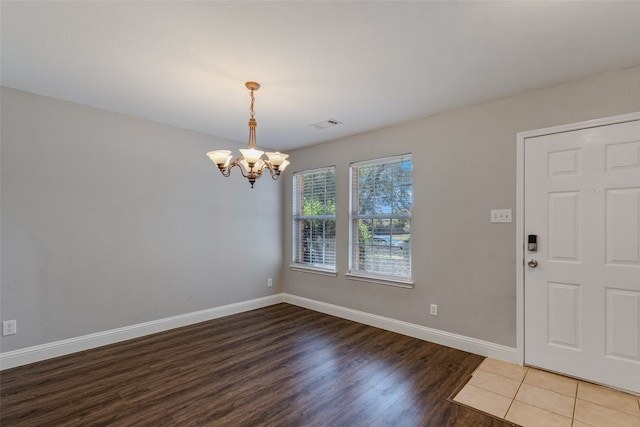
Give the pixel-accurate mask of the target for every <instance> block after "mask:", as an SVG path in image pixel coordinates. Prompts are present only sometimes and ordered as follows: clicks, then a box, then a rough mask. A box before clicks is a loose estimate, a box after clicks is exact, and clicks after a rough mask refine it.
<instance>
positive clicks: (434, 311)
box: [430, 304, 438, 316]
mask: <svg viewBox="0 0 640 427" xmlns="http://www.w3.org/2000/svg"><path fill="white" fill-rule="evenodd" d="M430 314H431V315H432V316H437V315H438V304H431V312H430Z"/></svg>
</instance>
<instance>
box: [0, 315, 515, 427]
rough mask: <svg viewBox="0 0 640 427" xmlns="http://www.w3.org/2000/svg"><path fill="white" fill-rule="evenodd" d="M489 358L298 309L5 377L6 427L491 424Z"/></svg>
mask: <svg viewBox="0 0 640 427" xmlns="http://www.w3.org/2000/svg"><path fill="white" fill-rule="evenodd" d="M482 359H483V358H482V357H480V356H476V355H473V354H470V353H465V352H462V351H458V350H454V349H451V348H448V347H443V346H440V345H437V344H433V343H429V342H425V341H421V340H418V339H414V338H410V337H407V336H404V335H399V334H395V333H392V332H388V331H384V330H381V329H377V328H373V327H370V326H366V325H362V324H359V323H355V322H350V321H348V320H344V319H340V318H337V317H332V316H328V315H325V314H322V313H318V312H315V311H311V310H307V309H303V308H300V307H296V306H293V305H288V304H278V305H274V306H271V307H267V308H263V309H259V310H254V311H250V312H246V313H241V314H237V315H233V316H228V317H224V318H220V319H216V320H212V321H209V322H204V323H200V324H197V325H192V326H187V327H184V328H179V329H174V330H171V331H167V332H163V333H159V334H155V335H150V336H146V337H142V338H138V339H134V340H130V341H126V342H122V343H117V344H113V345H109V346H105V347H101V348H96V349H92V350H89V351H84V352H80V353H76V354H72V355H68V356H64V357H59V358H56V359H51V360H47V361H43V362H38V363H34V364H31V365H26V366H21V367H18V368H13V369H9V370H5V371H3V372H1V373H0V392H1V400H0V414H1V415H0V421H1V425H2V426H7V427H8V426H349V427H351V426H375V427H379V426H474V427H475V426H491V427H504V426H511V425H512V424H510V423H507V422H503V421H499V420H496V419H494V418H491V417H489V416H487V415H484V414H481V413H479V412H477V411H474V410H472V409H469V408H466V407H463V406H460V405H458V404H456V403H453V402H450V401H449V400H448V399H449V398H450V397H451V396H452V394H454V393H455V392H456V391H457V390H458V389H459V388H460V387H462V385H463V384H464V383H465V382H466V381H467V379H468V377H469V375H470V374H471V372H473V370H474V369H475V368H476V367H477V366H478V365H479V364H480V362H481V361H482Z"/></svg>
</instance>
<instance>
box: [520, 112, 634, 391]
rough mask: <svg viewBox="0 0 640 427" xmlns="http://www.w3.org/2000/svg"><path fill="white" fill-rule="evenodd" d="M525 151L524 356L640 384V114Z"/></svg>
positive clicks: (530, 142)
mask: <svg viewBox="0 0 640 427" xmlns="http://www.w3.org/2000/svg"><path fill="white" fill-rule="evenodd" d="M524 153H525V154H524V155H525V170H524V179H525V183H524V188H525V194H524V203H525V208H524V233H525V236H524V244H525V249H524V254H525V265H524V301H525V302H524V311H525V316H524V321H525V325H524V328H525V350H524V356H525V363H526V364H528V365H532V366H538V367H541V368H544V369H548V370H551V371H556V372H560V373H564V374H567V375H571V376H575V377H578V378H583V379H586V380H590V381H594V382H597V383H601V384H607V385H610V386H613V387H616V388H621V389H625V390H629V391H632V392H636V393H640V120H635V121H630V122H626V123H617V124H611V125H607V126H599V127H594V128H590V129H582V130H576V131H571V132H562V133H556V134H551V135H545V136H538V137H533V138H527V139H525V141H524ZM528 235H536V236H537V243H538V248H537V249H538V250H537V252H533V251H529V250H528V248H527V246H528ZM530 260H531V265H528V264H529V261H530ZM536 262H537V266H535V263H536Z"/></svg>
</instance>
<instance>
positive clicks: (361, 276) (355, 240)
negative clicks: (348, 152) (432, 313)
mask: <svg viewBox="0 0 640 427" xmlns="http://www.w3.org/2000/svg"><path fill="white" fill-rule="evenodd" d="M406 160H409V161H411V175H410V176H411V193H412V196H411V206H410V208H409V212H408V213H402V214H398V213H388V214H379V213H376V214H360V213H359V212H357V209H358V206H359V201H360V193H359V190H360V188H359V187H357V188H356V177H355V176H354V174H355V173H357V171H359V170H360V168H361V167H366V166H371V165H382V164H393V163H401V162H403V161H406ZM412 212H413V159H412V154H411V153H405V154H400V155H395V156H389V157H382V158H377V159H371V160H365V161H359V162H352V163H350V165H349V270H348V273H346V276H347V278H348V279H351V280H359V281H366V282H373V283H378V284H383V285H391V286H398V287H404V288H413V286H414V281H413V256H412V250H411V242H412V240H413V232H412V227H411V217H412ZM362 219H370V220H380V219H383V220H389V221H392V220H394V219H404V220H408V221H409V242H410V243H409V250H408V255H409V263H408V264H409V274H408V275H393V274H384V273H379V272H375V271H367V270H360V269H358V270H356V264H357V262H358V261H357V260H356V259H355V258H356V256H357V254H359V253H360V251H361V250H362V247H363V246H361V245H359V241H360V239H359V237H358V236H356V233H357V230H359V221H360V220H362ZM391 236H392V234H390V238H391Z"/></svg>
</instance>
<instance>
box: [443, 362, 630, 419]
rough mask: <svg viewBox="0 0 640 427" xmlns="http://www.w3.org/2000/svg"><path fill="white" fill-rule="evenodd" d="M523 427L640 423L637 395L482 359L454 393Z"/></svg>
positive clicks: (483, 410)
mask: <svg viewBox="0 0 640 427" xmlns="http://www.w3.org/2000/svg"><path fill="white" fill-rule="evenodd" d="M453 400H454V401H456V402H459V403H462V404H464V405H467V406H470V407H472V408H475V409H478V410H480V411H482V412H487V413H489V414H492V415H494V416H496V417H499V418H503V419H505V420H507V421H510V422H513V423H516V424H519V425H521V426H523V427H555V426H558V427H626V426H629V427H640V398H639V397H638V396H634V395H631V394H627V393H623V392H621V391H617V390H613V389H610V388H606V387H602V386H598V385H594V384H591V383H587V382H584V381H579V380H576V379H573V378H567V377H563V376H561V375H557V374H553V373H550V372H546V371H541V370H539V369H535V368H528V367H526V366H518V365H513V364H511V363H506V362H501V361H498V360H495V359H485V360H484V361H483V362H482V363H481V364H480V366H478V369H476V371H475V372H474V373H473V376H472V377H471V379H470V380H469V382H468V383H467V384H466V385H465V386H464V387H463V388H462V390H460V391H459V392H458V394H457V395H456V396H455V397H454V399H453Z"/></svg>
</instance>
